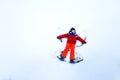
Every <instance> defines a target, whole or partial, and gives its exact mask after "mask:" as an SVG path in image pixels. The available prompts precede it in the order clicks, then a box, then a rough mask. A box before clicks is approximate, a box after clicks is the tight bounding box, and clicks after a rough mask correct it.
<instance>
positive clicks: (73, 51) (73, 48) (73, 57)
mask: <svg viewBox="0 0 120 80" xmlns="http://www.w3.org/2000/svg"><path fill="white" fill-rule="evenodd" d="M70 49H71V50H70V60H74V59H75V44H71V47H70Z"/></svg>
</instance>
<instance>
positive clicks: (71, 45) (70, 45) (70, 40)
mask: <svg viewBox="0 0 120 80" xmlns="http://www.w3.org/2000/svg"><path fill="white" fill-rule="evenodd" d="M66 37H67V43H66V47H65V49H64V51H63V52H62V54H61V56H62V57H63V58H66V55H67V53H68V50H69V49H70V60H74V59H75V54H74V49H75V44H76V40H79V41H80V42H81V43H82V44H85V43H86V41H85V40H83V39H82V38H81V37H80V36H78V35H69V33H66V34H63V35H59V36H57V38H58V39H61V38H66Z"/></svg>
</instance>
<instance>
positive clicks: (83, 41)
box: [77, 36, 87, 44]
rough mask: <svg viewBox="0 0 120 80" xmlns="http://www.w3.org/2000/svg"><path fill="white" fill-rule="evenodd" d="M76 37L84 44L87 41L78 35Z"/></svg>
mask: <svg viewBox="0 0 120 80" xmlns="http://www.w3.org/2000/svg"><path fill="white" fill-rule="evenodd" d="M77 39H78V40H79V41H80V42H81V43H82V44H86V43H87V42H86V41H85V40H84V39H82V38H81V37H80V36H77Z"/></svg>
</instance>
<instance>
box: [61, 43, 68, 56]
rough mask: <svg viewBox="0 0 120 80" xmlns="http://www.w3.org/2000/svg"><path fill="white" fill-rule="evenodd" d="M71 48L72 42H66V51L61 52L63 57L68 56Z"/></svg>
mask: <svg viewBox="0 0 120 80" xmlns="http://www.w3.org/2000/svg"><path fill="white" fill-rule="evenodd" d="M69 48H70V44H69V43H66V47H65V49H64V51H63V52H62V54H61V56H62V57H64V58H66V55H67V53H68V50H69Z"/></svg>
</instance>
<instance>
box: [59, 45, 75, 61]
mask: <svg viewBox="0 0 120 80" xmlns="http://www.w3.org/2000/svg"><path fill="white" fill-rule="evenodd" d="M74 49H75V44H70V43H67V44H66V47H65V49H64V51H63V52H62V54H61V56H62V57H64V58H66V56H67V53H68V51H69V50H70V60H74V59H75V54H74Z"/></svg>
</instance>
